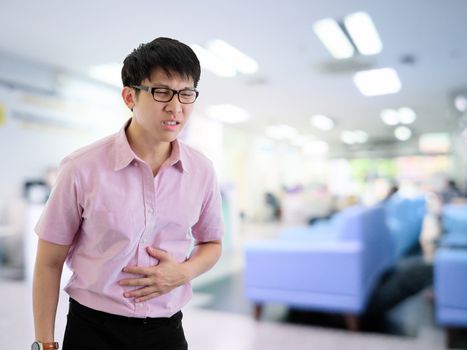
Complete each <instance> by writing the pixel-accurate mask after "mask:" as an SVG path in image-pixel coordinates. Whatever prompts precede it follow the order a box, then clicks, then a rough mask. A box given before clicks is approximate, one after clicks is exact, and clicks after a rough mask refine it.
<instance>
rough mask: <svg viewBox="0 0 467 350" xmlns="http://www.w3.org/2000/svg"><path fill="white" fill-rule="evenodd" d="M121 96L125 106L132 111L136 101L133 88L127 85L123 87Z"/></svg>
mask: <svg viewBox="0 0 467 350" xmlns="http://www.w3.org/2000/svg"><path fill="white" fill-rule="evenodd" d="M122 98H123V102H125V104H126V106H127V107H128V108H129V109H131V110H132V111H133V107H134V106H135V103H136V96H135V90H134V89H132V88H130V87H128V86H125V87H123V90H122Z"/></svg>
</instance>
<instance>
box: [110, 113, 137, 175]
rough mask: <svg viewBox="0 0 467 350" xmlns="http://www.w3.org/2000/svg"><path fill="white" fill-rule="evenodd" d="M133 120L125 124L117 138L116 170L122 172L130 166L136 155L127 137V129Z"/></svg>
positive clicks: (115, 150)
mask: <svg viewBox="0 0 467 350" xmlns="http://www.w3.org/2000/svg"><path fill="white" fill-rule="evenodd" d="M130 122H131V118H130V119H129V120H128V121H127V122H126V123H125V125H124V126H123V127H122V128H121V129H120V131H119V132H118V133H117V134H116V136H115V149H114V152H115V154H114V156H115V166H114V170H115V171H117V170H121V169H123V168H125V167H127V166H128V164H130V163H131V162H132V161H133V160H134V159H135V158H136V155H135V153H134V152H133V150H132V149H131V147H130V144H129V143H128V139H127V137H126V133H125V131H126V128H127V127H128V125H130Z"/></svg>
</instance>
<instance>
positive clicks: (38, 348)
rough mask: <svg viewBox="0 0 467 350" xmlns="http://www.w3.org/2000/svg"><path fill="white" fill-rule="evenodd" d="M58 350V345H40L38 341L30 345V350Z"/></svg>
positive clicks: (55, 343) (54, 343)
mask: <svg viewBox="0 0 467 350" xmlns="http://www.w3.org/2000/svg"><path fill="white" fill-rule="evenodd" d="M56 349H58V343H57V342H52V343H42V342H40V341H35V342H34V343H32V345H31V350H56Z"/></svg>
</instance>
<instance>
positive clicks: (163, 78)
mask: <svg viewBox="0 0 467 350" xmlns="http://www.w3.org/2000/svg"><path fill="white" fill-rule="evenodd" d="M140 85H144V86H149V87H160V88H169V89H173V90H177V91H179V90H183V89H193V88H194V84H193V79H191V78H189V79H186V78H182V77H181V76H179V75H178V74H171V75H170V76H168V75H167V74H166V73H165V72H164V71H163V70H160V69H157V70H155V71H154V72H153V73H152V74H151V77H150V79H145V80H143V81H142V82H141V84H140ZM133 92H134V91H133ZM193 105H194V104H182V103H180V101H179V100H178V95H174V96H173V98H172V100H171V101H169V102H158V101H155V100H154V98H153V96H152V94H150V93H148V92H146V91H139V94H138V97H137V98H135V104H134V107H133V113H134V118H133V119H135V122H136V124H137V125H138V127H139V128H141V129H143V130H141V131H143V133H144V134H146V135H150V136H151V137H152V139H153V140H154V141H156V142H171V141H173V140H175V139H176V138H177V136H178V134H179V133H180V131H181V130H182V129H183V127H184V125H185V123H186V122H187V120H188V118H189V116H190V114H191V112H192V110H193Z"/></svg>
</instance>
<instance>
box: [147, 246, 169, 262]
mask: <svg viewBox="0 0 467 350" xmlns="http://www.w3.org/2000/svg"><path fill="white" fill-rule="evenodd" d="M146 251H147V252H148V254H149V255H150V256H152V257H153V258H155V259H157V260H160V261H163V260H167V259H169V258H170V256H169V254H168V253H167V252H166V251H165V250H162V249H157V248H153V247H147V248H146Z"/></svg>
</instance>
